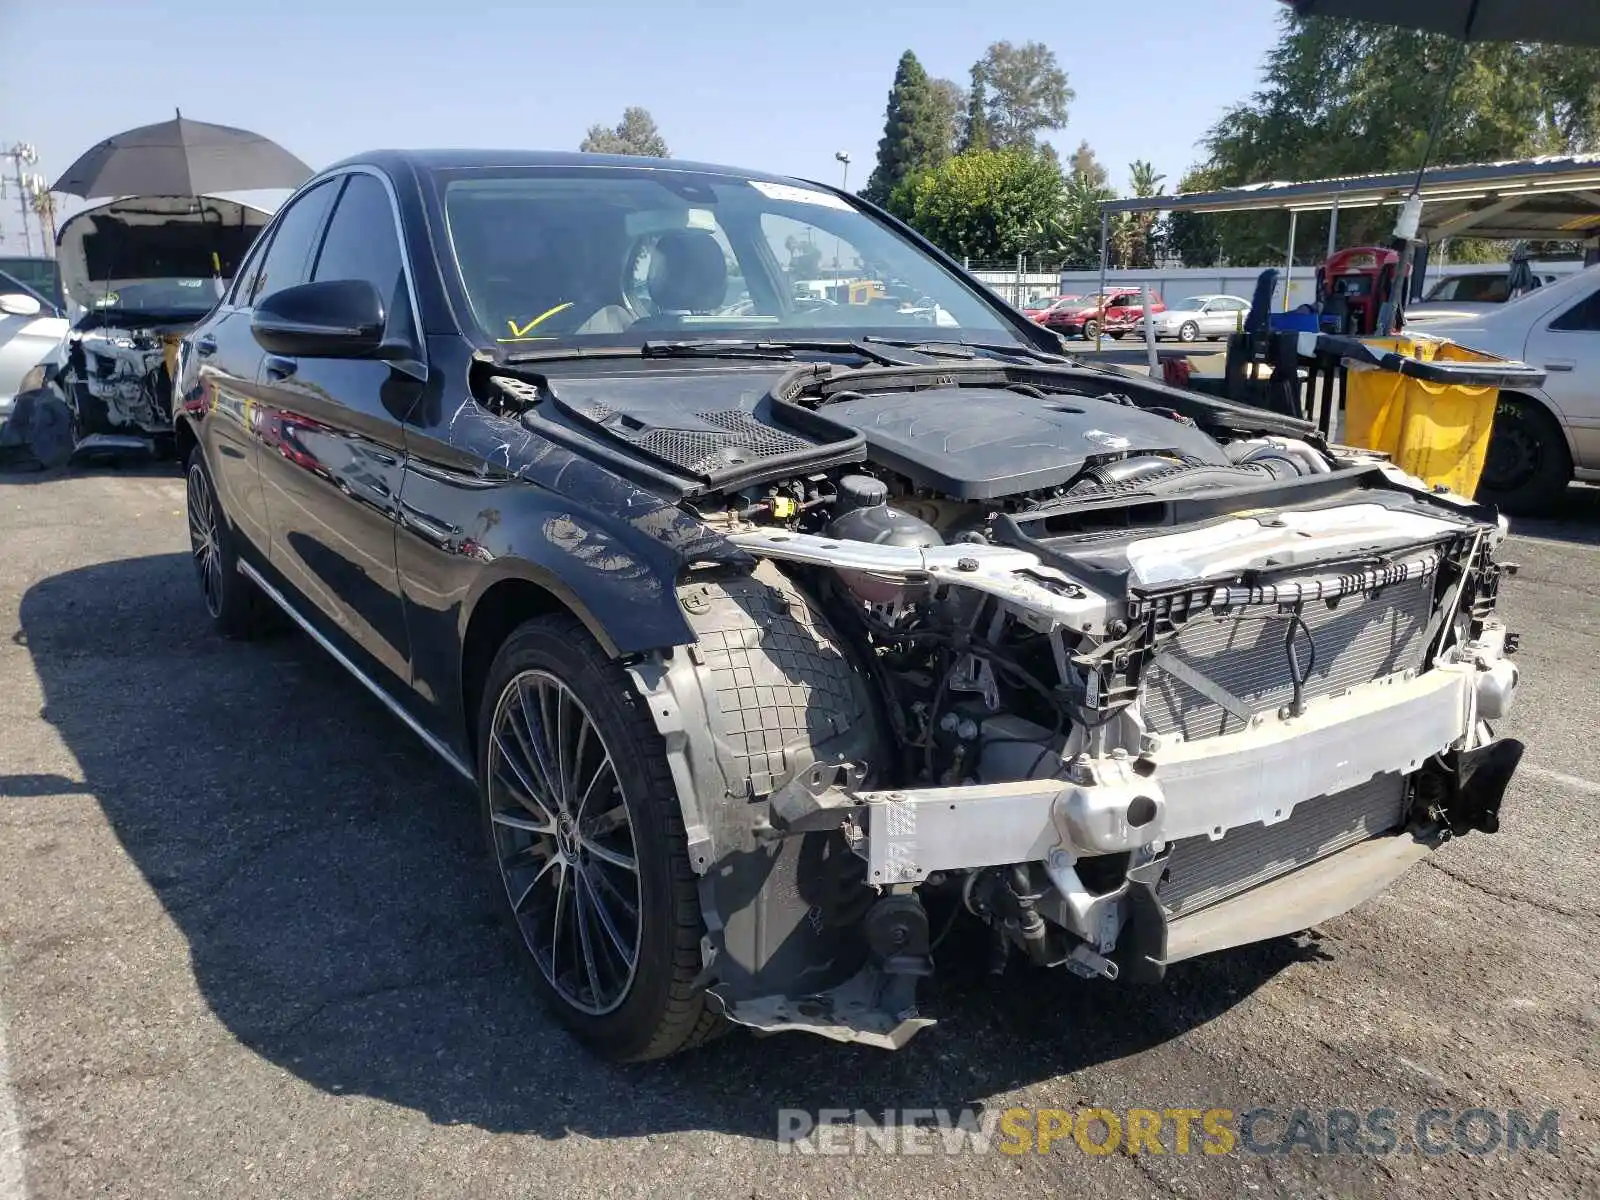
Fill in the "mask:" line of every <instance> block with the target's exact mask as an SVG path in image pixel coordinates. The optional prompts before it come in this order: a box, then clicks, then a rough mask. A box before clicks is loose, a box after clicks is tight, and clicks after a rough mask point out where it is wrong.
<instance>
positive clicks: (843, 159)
mask: <svg viewBox="0 0 1600 1200" xmlns="http://www.w3.org/2000/svg"><path fill="white" fill-rule="evenodd" d="M833 157H834V161H835V162H839V163H842V164H843V165H844V175H843V177H842V178H841V179H840V180H839V190H840V191H841V192H848V191H849V190H850V155H849V154H847V153H846V152H845V151H843V150H835V151H834V152H833ZM840 251H841V247H840V245H839V239H838V238H834V239H833V277H834V278H835V279H837V278H839V254H840Z"/></svg>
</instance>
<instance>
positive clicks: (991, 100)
mask: <svg viewBox="0 0 1600 1200" xmlns="http://www.w3.org/2000/svg"><path fill="white" fill-rule="evenodd" d="M979 65H980V66H981V67H982V69H983V80H984V85H985V89H986V104H985V117H986V121H987V126H988V140H989V144H990V145H992V146H994V147H996V148H998V149H1025V148H1031V147H1033V146H1035V145H1037V144H1038V141H1039V134H1040V133H1042V132H1043V131H1045V130H1047V129H1063V128H1065V127H1066V124H1067V107H1068V105H1070V104H1071V103H1072V99H1073V93H1072V89H1071V88H1070V87H1069V86H1067V73H1066V72H1065V71H1063V70H1062V69H1061V66H1060V64H1059V63H1058V62H1056V56H1055V52H1054V51H1053V50H1051V49H1050V48H1049V47H1048V46H1046V45H1045V44H1044V43H1043V42H1024V43H1023V44H1022V45H1020V46H1014V45H1012V44H1011V43H1010V42H995V43H994V44H993V45H991V46H990V47H989V49H988V50H986V51H985V52H984V55H983V59H982V60H981V62H980V64H979Z"/></svg>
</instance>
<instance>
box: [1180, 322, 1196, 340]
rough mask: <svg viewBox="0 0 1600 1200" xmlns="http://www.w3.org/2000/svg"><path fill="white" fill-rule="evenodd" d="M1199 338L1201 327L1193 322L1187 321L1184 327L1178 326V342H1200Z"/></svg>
mask: <svg viewBox="0 0 1600 1200" xmlns="http://www.w3.org/2000/svg"><path fill="white" fill-rule="evenodd" d="M1199 337H1200V326H1198V325H1196V324H1195V323H1194V322H1193V321H1185V322H1184V323H1183V324H1182V325H1180V326H1178V340H1179V341H1180V342H1193V341H1198V340H1199Z"/></svg>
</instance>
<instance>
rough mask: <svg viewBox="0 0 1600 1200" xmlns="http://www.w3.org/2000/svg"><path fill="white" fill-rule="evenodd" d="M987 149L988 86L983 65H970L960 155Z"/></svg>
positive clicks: (978, 63)
mask: <svg viewBox="0 0 1600 1200" xmlns="http://www.w3.org/2000/svg"><path fill="white" fill-rule="evenodd" d="M987 149H989V84H988V82H987V80H985V79H984V76H983V63H982V62H981V61H980V62H975V63H973V64H972V86H971V87H969V88H968V89H967V120H966V124H965V125H964V126H963V127H962V129H961V143H960V150H961V153H963V154H965V153H966V152H967V151H969V150H987Z"/></svg>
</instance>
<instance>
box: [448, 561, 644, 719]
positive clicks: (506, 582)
mask: <svg viewBox="0 0 1600 1200" xmlns="http://www.w3.org/2000/svg"><path fill="white" fill-rule="evenodd" d="M561 612H565V613H570V614H572V615H573V616H574V617H576V618H577V619H578V620H579V621H581V622H582V623H583V627H584V628H585V629H587V630H588V631H589V634H590V636H591V637H593V638H594V640H595V641H596V642H598V643H599V645H600V648H601V649H602V650H603V651H604V652H605V654H606V657H608V658H617V657H619V652H618V649H617V644H616V639H615V638H613V637H612V636H611V634H610V633H609V632H607V630H606V628H605V626H604V625H602V624H601V623H600V622H599V620H597V619H596V617H595V616H594V614H593V613H592V612H590V611H589V609H588V607H587V606H586V605H584V604H583V603H582V602H581V601H580V600H579V599H578V597H577V596H576V595H575V594H574V593H573V592H572V590H571V589H570V588H568V587H567V586H566V585H564V584H563V583H562V582H561V581H560V580H559V579H556V578H555V577H554V576H552V575H550V574H549V573H548V572H545V571H541V570H540V569H539V568H538V567H537V566H535V565H534V564H532V563H528V562H521V563H516V564H514V565H512V566H511V567H510V569H508V570H507V571H505V572H502V573H500V574H498V576H497V577H496V578H495V579H493V580H492V581H490V582H488V583H487V584H485V585H484V586H483V588H482V589H481V590H480V591H479V592H478V595H477V596H476V598H475V599H474V600H473V602H472V604H471V606H470V608H469V609H468V610H467V613H466V620H465V623H464V625H463V626H462V631H461V716H462V719H463V722H464V724H463V726H462V728H463V730H464V732H465V733H466V744H467V745H468V746H471V745H472V744H473V736H474V731H475V730H476V729H477V727H478V711H479V707H480V705H481V704H482V702H483V688H484V684H485V683H487V682H488V679H489V668H490V666H491V665H492V664H493V662H494V656H495V654H496V653H497V652H498V651H499V649H500V647H501V645H502V644H503V643H504V642H505V640H506V638H508V637H510V636H511V632H512V631H513V630H514V629H516V628H517V626H519V625H521V624H522V623H523V622H524V621H530V620H532V619H534V618H535V617H542V616H548V615H550V614H551V613H561Z"/></svg>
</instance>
